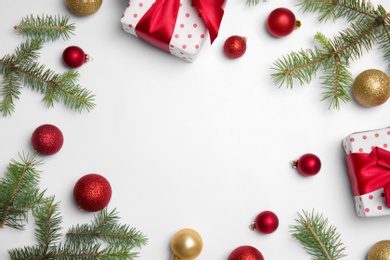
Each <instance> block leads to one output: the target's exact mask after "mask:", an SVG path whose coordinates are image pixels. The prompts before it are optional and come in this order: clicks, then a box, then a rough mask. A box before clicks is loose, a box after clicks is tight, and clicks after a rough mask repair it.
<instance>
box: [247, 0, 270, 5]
mask: <svg viewBox="0 0 390 260" xmlns="http://www.w3.org/2000/svg"><path fill="white" fill-rule="evenodd" d="M263 2H266V0H263ZM258 3H260V0H246V4H247V5H249V6H254V5H257V4H258Z"/></svg>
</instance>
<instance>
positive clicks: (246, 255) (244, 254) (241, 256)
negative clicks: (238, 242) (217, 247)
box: [228, 246, 264, 260]
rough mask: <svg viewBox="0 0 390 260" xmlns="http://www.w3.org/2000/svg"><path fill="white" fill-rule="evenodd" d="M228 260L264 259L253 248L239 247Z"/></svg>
mask: <svg viewBox="0 0 390 260" xmlns="http://www.w3.org/2000/svg"><path fill="white" fill-rule="evenodd" d="M228 260H264V257H263V255H262V254H261V253H260V251H259V250H257V249H256V248H254V247H253V246H239V247H237V248H236V249H234V250H233V251H232V252H231V253H230V255H229V257H228Z"/></svg>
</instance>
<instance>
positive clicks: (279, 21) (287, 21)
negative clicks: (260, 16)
mask: <svg viewBox="0 0 390 260" xmlns="http://www.w3.org/2000/svg"><path fill="white" fill-rule="evenodd" d="M296 23H297V21H296V19H295V15H294V13H293V12H291V11H290V10H289V9H287V8H283V7H281V8H277V9H275V10H273V11H272V12H271V13H270V14H269V16H268V19H267V29H268V32H269V33H270V34H272V35H273V36H275V37H283V36H287V35H289V34H290V33H291V32H292V31H294V29H295V26H296Z"/></svg>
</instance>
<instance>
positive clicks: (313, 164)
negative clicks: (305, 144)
mask: <svg viewBox="0 0 390 260" xmlns="http://www.w3.org/2000/svg"><path fill="white" fill-rule="evenodd" d="M293 167H295V168H297V169H298V171H299V172H300V173H301V174H302V175H304V176H313V175H316V174H317V173H318V172H319V171H320V170H321V160H320V158H318V156H317V155H315V154H312V153H307V154H304V155H302V156H301V157H300V158H299V159H298V160H296V161H294V162H293Z"/></svg>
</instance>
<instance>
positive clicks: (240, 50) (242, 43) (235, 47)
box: [223, 35, 246, 59]
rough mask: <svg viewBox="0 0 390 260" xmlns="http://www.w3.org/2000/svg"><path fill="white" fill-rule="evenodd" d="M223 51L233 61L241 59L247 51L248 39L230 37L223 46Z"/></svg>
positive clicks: (235, 36)
mask: <svg viewBox="0 0 390 260" xmlns="http://www.w3.org/2000/svg"><path fill="white" fill-rule="evenodd" d="M223 51H224V53H225V55H226V56H227V57H229V58H231V59H237V58H240V57H241V56H242V55H244V53H245V51H246V37H242V36H238V35H233V36H230V37H229V38H227V39H226V41H225V43H224V45H223Z"/></svg>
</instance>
